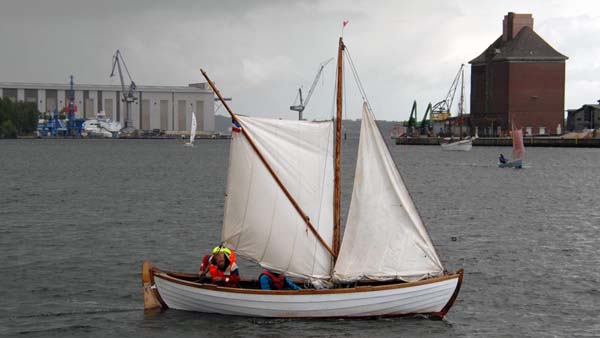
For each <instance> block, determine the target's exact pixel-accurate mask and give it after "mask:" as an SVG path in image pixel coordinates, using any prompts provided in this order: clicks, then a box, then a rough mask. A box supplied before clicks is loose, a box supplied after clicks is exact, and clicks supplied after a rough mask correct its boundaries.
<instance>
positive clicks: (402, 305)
mask: <svg viewBox="0 0 600 338" xmlns="http://www.w3.org/2000/svg"><path fill="white" fill-rule="evenodd" d="M153 280H154V283H155V285H156V289H155V290H156V292H157V294H158V295H159V297H160V299H161V302H162V303H163V306H166V307H168V308H172V309H177V310H185V311H196V312H206V313H218V314H224V315H235V316H250V317H269V318H327V317H378V316H403V315H414V314H428V315H435V316H439V317H443V316H444V315H445V313H446V312H447V311H448V309H449V308H450V306H451V305H452V302H453V301H454V298H456V295H457V294H458V289H459V288H460V283H461V281H462V272H460V273H459V274H455V275H449V276H444V277H439V278H433V279H431V280H426V281H420V282H414V283H399V284H393V285H379V286H359V287H355V288H346V289H330V290H315V289H304V290H301V291H289V290H284V291H265V290H257V289H233V288H225V287H217V286H214V285H208V284H200V283H194V282H189V281H185V280H183V279H178V278H175V277H173V276H171V275H168V274H167V273H163V272H157V273H153Z"/></svg>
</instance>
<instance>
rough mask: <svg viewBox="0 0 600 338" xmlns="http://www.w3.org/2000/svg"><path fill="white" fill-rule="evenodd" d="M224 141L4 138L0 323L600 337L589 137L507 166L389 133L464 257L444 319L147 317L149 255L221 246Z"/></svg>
mask: <svg viewBox="0 0 600 338" xmlns="http://www.w3.org/2000/svg"><path fill="white" fill-rule="evenodd" d="M228 145H229V143H228V141H223V140H221V141H200V142H198V143H197V144H196V147H194V148H186V147H183V145H182V143H181V142H180V141H152V140H14V141H0V263H1V264H0V269H1V274H2V281H1V282H0V283H1V285H2V286H1V288H0V299H1V304H2V306H0V335H19V336H23V337H37V336H39V337H42V336H43V337H81V336H86V337H106V336H117V335H118V336H148V337H191V336H194V337H202V336H213V337H217V336H219V337H222V336H223V334H225V335H227V336H234V337H265V336H266V337H278V336H282V335H287V336H290V337H391V336H405V337H415V336H419V337H439V336H454V337H480V336H482V337H483V336H486V337H565V336H568V337H573V336H600V324H599V322H600V321H599V320H598V319H599V317H598V313H599V312H600V268H599V267H600V258H599V257H600V256H599V255H598V253H599V252H598V248H599V247H600V240H599V238H600V208H599V203H598V200H599V198H598V197H599V195H598V194H599V192H600V183H599V180H598V177H599V174H600V169H599V168H600V150H599V149H559V148H529V149H527V154H526V162H525V163H526V168H525V169H523V170H515V169H499V168H497V167H496V164H495V163H496V158H497V156H498V154H499V153H500V152H503V153H505V154H507V153H510V149H509V148H484V147H475V148H473V150H472V151H471V152H468V153H463V152H442V151H441V150H440V148H439V147H431V146H430V147H427V146H391V148H390V149H391V151H392V153H393V156H394V158H395V159H396V161H397V163H398V164H399V166H400V169H401V172H402V174H403V176H404V178H405V181H406V183H407V185H408V188H409V190H410V191H411V193H412V196H413V198H414V200H415V202H416V204H417V206H418V207H419V209H420V212H421V214H422V216H423V218H424V220H425V222H426V224H427V225H428V230H429V233H430V235H431V237H432V240H433V242H434V243H435V245H436V248H437V249H438V253H439V255H440V257H441V258H442V260H443V262H444V263H445V265H446V268H447V269H448V270H456V269H458V268H461V267H463V268H465V270H466V274H465V280H464V283H463V288H462V290H461V293H460V295H459V298H458V300H457V302H456V303H455V305H454V307H453V308H452V309H451V311H450V313H449V315H448V316H447V319H446V320H444V321H431V320H427V319H422V318H403V319H380V320H268V319H254V318H231V317H224V316H218V315H206V314H198V313H186V312H182V311H174V310H169V311H166V312H162V313H157V314H144V312H143V310H142V309H143V304H142V293H141V291H140V287H141V276H140V268H141V264H142V262H143V261H144V260H146V259H149V260H151V261H152V263H154V264H156V265H158V266H159V267H163V268H167V269H172V270H179V271H189V272H194V271H196V270H197V269H198V266H199V264H200V259H201V257H202V255H204V254H205V253H206V252H207V250H209V249H210V248H211V247H212V246H214V245H215V243H218V240H219V227H220V222H221V219H222V213H223V199H224V197H223V195H224V191H225V180H226V167H227V156H228ZM356 146H357V142H356V140H355V139H349V140H348V141H347V142H346V143H345V148H344V153H345V155H347V156H346V157H345V158H344V163H343V164H344V165H343V167H344V176H343V193H344V196H345V197H346V199H345V200H344V201H343V209H344V210H345V209H347V207H348V197H349V195H350V194H349V192H350V189H351V183H352V172H353V161H354V160H353V157H354V156H355V152H356ZM453 239H455V240H453ZM241 270H242V274H243V275H246V276H252V275H253V274H255V273H257V272H258V269H257V268H256V267H253V266H250V265H249V264H242V267H241Z"/></svg>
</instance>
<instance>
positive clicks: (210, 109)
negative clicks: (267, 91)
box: [0, 82, 215, 132]
mask: <svg viewBox="0 0 600 338" xmlns="http://www.w3.org/2000/svg"><path fill="white" fill-rule="evenodd" d="M74 90H75V96H74V97H75V105H76V106H77V113H76V117H79V118H86V119H89V118H94V117H95V116H96V114H97V113H98V111H100V110H104V112H105V113H106V115H107V117H109V118H110V119H112V120H115V121H120V122H121V123H122V124H123V125H125V120H126V116H125V115H126V106H125V102H123V101H122V94H121V86H117V85H84V84H75V85H74ZM69 92H70V86H69V84H56V83H16V82H0V97H3V98H9V99H11V100H13V101H15V102H17V101H25V102H35V103H37V106H38V110H39V111H40V112H52V111H54V110H56V109H58V110H59V111H60V110H62V109H63V108H64V107H66V106H67V105H68V102H69ZM135 96H136V97H137V100H136V102H134V103H133V104H132V111H131V120H132V121H133V127H134V128H136V129H140V130H153V129H160V130H164V131H174V132H177V131H186V130H189V128H190V123H191V119H192V118H191V116H192V112H195V113H196V119H197V123H198V131H206V132H213V131H214V130H215V114H214V113H215V112H214V93H213V92H212V90H210V88H209V87H208V84H206V83H193V84H189V85H188V86H187V87H184V86H137V88H136V90H135Z"/></svg>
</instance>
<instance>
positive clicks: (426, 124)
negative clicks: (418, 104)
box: [421, 102, 433, 135]
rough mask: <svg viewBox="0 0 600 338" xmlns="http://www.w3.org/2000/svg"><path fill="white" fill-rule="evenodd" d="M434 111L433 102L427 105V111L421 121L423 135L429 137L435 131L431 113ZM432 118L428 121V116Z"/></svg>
mask: <svg viewBox="0 0 600 338" xmlns="http://www.w3.org/2000/svg"><path fill="white" fill-rule="evenodd" d="M432 111H433V107H432V106H431V102H429V104H428V105H427V110H425V115H423V120H422V121H421V135H429V134H430V133H431V131H432V129H433V125H432V123H431V115H433V114H432V113H431V112H432ZM428 115H429V116H430V119H429V120H428V119H427V116H428Z"/></svg>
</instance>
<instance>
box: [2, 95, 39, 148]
mask: <svg viewBox="0 0 600 338" xmlns="http://www.w3.org/2000/svg"><path fill="white" fill-rule="evenodd" d="M38 116H39V111H38V109H37V104H36V103H33V102H13V101H12V100H10V99H7V98H4V99H3V98H1V97H0V138H16V137H17V136H20V135H28V134H31V133H33V132H34V131H35V130H36V129H37V122H38Z"/></svg>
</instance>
